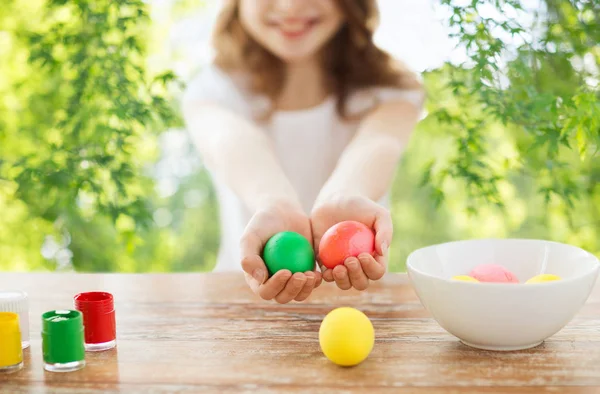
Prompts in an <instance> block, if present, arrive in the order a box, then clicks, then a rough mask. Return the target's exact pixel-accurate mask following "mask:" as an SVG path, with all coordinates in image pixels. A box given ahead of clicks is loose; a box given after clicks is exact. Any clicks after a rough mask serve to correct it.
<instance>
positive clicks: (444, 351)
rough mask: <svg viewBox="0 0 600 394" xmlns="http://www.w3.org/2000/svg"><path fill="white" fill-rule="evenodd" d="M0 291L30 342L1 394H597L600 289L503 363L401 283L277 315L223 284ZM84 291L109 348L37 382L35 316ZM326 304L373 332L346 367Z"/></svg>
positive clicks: (93, 278) (147, 282)
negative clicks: (104, 307) (100, 308)
mask: <svg viewBox="0 0 600 394" xmlns="http://www.w3.org/2000/svg"><path fill="white" fill-rule="evenodd" d="M0 289H21V290H25V291H27V292H28V293H29V296H30V304H31V305H30V308H31V312H30V317H31V339H32V340H31V347H30V349H28V350H26V351H25V354H24V356H25V367H24V368H23V369H22V370H21V371H19V372H16V373H12V374H0V392H1V393H11V394H18V393H69V394H71V393H73V394H75V393H77V394H80V393H81V394H86V393H116V392H122V393H250V392H252V393H254V392H258V393H280V392H290V393H355V392H369V393H400V394H404V393H417V394H426V393H427V394H429V393H431V394H437V393H501V392H514V393H527V394H534V393H566V394H569V393H596V392H599V393H600V286H597V287H596V289H595V291H594V293H593V295H592V296H591V297H590V299H589V300H588V303H587V304H586V306H584V308H583V309H582V310H581V312H580V314H579V315H578V316H577V317H576V318H575V319H574V320H573V321H572V322H571V323H570V324H569V325H568V326H567V327H566V328H565V329H563V330H562V331H561V332H559V333H558V334H557V335H555V336H554V337H552V338H551V339H550V340H548V341H546V342H545V343H544V344H543V345H541V346H539V347H537V348H535V349H530V350H526V351H518V352H510V353H495V352H487V351H481V350H474V349H471V348H468V347H466V346H464V345H462V344H460V343H459V342H458V340H457V339H455V338H454V337H452V336H451V335H449V334H448V333H446V332H445V331H444V330H443V329H441V328H440V327H439V326H438V325H437V323H436V322H435V321H434V320H433V319H431V318H430V317H429V314H428V313H427V312H426V311H425V310H424V309H423V307H422V306H421V304H420V303H419V300H418V299H417V297H416V295H415V293H414V292H413V290H412V288H411V287H410V284H409V282H408V279H407V277H406V276H405V275H402V274H387V275H386V277H385V278H384V280H382V281H380V282H378V283H376V284H373V285H372V286H371V287H370V288H369V290H368V291H366V292H356V291H341V290H338V289H337V288H336V287H335V286H333V285H330V284H325V285H324V286H322V287H321V288H319V290H318V291H317V292H315V293H314V294H313V295H312V296H311V298H309V300H307V301H306V302H304V303H293V304H287V305H278V304H276V303H271V302H265V301H262V300H260V299H258V298H257V297H255V296H254V295H253V294H252V293H251V292H250V291H249V289H248V288H247V287H246V284H245V282H244V280H243V277H242V276H241V274H229V273H227V274H226V273H219V274H217V273H211V274H156V275H151V274H144V275H128V274H96V275H91V274H13V273H10V274H8V273H3V274H0ZM93 290H103V291H109V292H111V293H113V295H114V296H115V302H116V310H117V341H118V344H117V348H116V349H113V350H111V351H107V352H100V353H87V354H86V361H87V366H86V367H85V368H84V369H83V370H81V371H77V372H72V373H64V374H59V373H50V372H45V371H44V370H43V367H42V354H41V339H40V325H41V324H40V323H41V321H40V319H41V317H40V316H41V314H42V312H44V311H47V310H51V309H64V308H71V307H72V297H73V295H75V294H76V293H78V292H81V291H93ZM337 306H354V307H357V308H359V309H361V310H362V311H364V312H365V313H366V314H367V315H368V316H369V317H370V318H371V320H372V322H373V325H374V327H375V334H376V343H375V348H374V349H373V352H372V353H371V355H370V357H369V358H368V359H367V360H366V361H365V362H364V363H363V364H361V365H359V366H357V367H354V368H340V367H337V366H335V365H333V364H331V363H330V362H329V361H328V360H327V359H326V358H325V357H324V356H323V355H322V353H321V351H320V349H319V342H318V330H319V325H320V322H321V320H322V319H323V317H324V316H325V314H326V313H327V312H329V311H330V310H332V309H333V308H335V307H337Z"/></svg>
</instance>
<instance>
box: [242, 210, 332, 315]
mask: <svg viewBox="0 0 600 394" xmlns="http://www.w3.org/2000/svg"><path fill="white" fill-rule="evenodd" d="M281 231H295V232H297V233H299V234H302V235H303V236H304V237H306V239H308V240H309V241H311V244H312V233H311V229H310V221H309V219H308V217H307V216H306V214H305V213H304V212H303V211H302V208H300V207H299V206H298V205H297V204H293V203H289V202H287V201H275V202H269V203H266V204H263V205H262V206H261V207H260V208H258V209H257V210H256V212H255V213H254V216H252V219H250V222H249V223H248V226H247V227H246V229H245V231H244V235H243V236H242V240H241V251H242V268H243V270H244V272H245V274H246V283H248V285H249V286H250V288H251V289H252V291H254V293H256V294H258V295H259V296H260V297H261V298H263V299H264V300H272V299H275V301H277V302H278V303H280V304H285V303H288V302H290V301H292V300H296V301H304V300H305V299H307V298H308V296H309V295H310V293H311V292H312V291H313V289H315V288H317V287H319V285H320V284H321V278H322V277H321V273H320V272H319V271H318V270H316V268H315V270H314V271H308V272H304V273H300V272H297V273H295V274H293V275H292V273H291V272H290V271H288V270H281V271H278V272H277V273H275V275H273V276H272V277H270V278H269V272H268V271H267V267H266V265H265V263H264V261H263V259H262V250H263V248H264V246H265V244H266V243H267V241H268V240H269V238H271V237H272V236H273V235H275V234H277V233H279V232H281Z"/></svg>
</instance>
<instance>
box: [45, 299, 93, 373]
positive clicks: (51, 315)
mask: <svg viewBox="0 0 600 394" xmlns="http://www.w3.org/2000/svg"><path fill="white" fill-rule="evenodd" d="M42 350H43V353H44V369H45V370H46V371H50V372H71V371H77V370H78V369H81V368H83V367H84V366H85V347H84V344H83V317H82V315H81V312H79V311H74V310H56V311H49V312H46V313H44V314H43V315H42Z"/></svg>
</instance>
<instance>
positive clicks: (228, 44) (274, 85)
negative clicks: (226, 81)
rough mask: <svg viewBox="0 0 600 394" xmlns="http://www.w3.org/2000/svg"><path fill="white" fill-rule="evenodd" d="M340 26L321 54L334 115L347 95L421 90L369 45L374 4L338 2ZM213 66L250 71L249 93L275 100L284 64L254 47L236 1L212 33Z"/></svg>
mask: <svg viewBox="0 0 600 394" xmlns="http://www.w3.org/2000/svg"><path fill="white" fill-rule="evenodd" d="M337 4H338V7H339V8H340V10H341V11H342V14H343V16H344V22H345V23H344V24H343V25H342V27H341V28H340V30H339V31H338V32H337V33H336V34H335V35H334V37H333V38H332V39H331V40H330V41H329V42H328V43H327V44H325V47H324V48H323V50H322V62H323V67H324V69H325V71H326V75H327V78H328V83H329V90H330V92H332V93H335V96H336V97H337V104H336V107H337V112H338V114H339V115H340V116H341V117H342V118H345V119H349V118H351V116H349V115H348V113H347V111H346V101H347V99H348V96H349V95H350V94H351V93H353V92H355V91H356V90H359V89H361V88H368V87H374V86H381V87H397V88H404V89H421V84H420V82H419V81H418V79H417V77H416V75H415V74H414V73H412V72H410V71H409V70H408V69H406V68H405V67H404V66H403V65H402V64H400V63H398V62H395V61H394V60H393V59H392V57H391V56H390V55H388V54H387V53H386V52H384V51H382V50H381V49H379V48H378V47H377V46H375V44H374V43H373V33H374V31H375V28H376V27H377V25H378V22H379V11H378V9H377V4H376V0H337ZM213 39H214V46H215V49H216V58H215V63H216V65H217V66H219V67H220V68H222V69H223V70H225V71H227V72H235V71H245V72H249V73H250V77H251V80H250V81H251V85H250V88H251V90H252V91H253V92H255V93H259V94H264V95H266V96H267V97H269V98H270V99H271V100H272V101H274V100H275V99H276V98H277V97H278V95H279V94H280V91H281V87H282V86H283V79H284V73H285V64H284V63H283V61H282V60H280V59H279V58H278V57H277V56H275V55H274V54H272V53H271V52H269V51H268V50H266V49H265V48H264V47H263V46H262V45H260V44H259V43H257V42H256V41H255V40H254V39H252V37H250V35H249V34H248V33H247V32H246V31H245V29H244V28H243V26H242V24H241V22H240V17H239V0H228V1H226V2H225V4H224V7H223V10H222V11H221V14H220V16H219V18H218V20H217V24H216V28H215V33H214V37H213Z"/></svg>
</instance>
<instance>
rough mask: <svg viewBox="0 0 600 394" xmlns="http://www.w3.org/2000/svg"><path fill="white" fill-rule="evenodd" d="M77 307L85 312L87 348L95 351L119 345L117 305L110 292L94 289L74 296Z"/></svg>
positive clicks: (84, 323)
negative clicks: (116, 316) (116, 318)
mask: <svg viewBox="0 0 600 394" xmlns="http://www.w3.org/2000/svg"><path fill="white" fill-rule="evenodd" d="M74 304H75V309H77V310H78V311H80V312H81V313H82V314H83V326H84V335H85V350H86V351H90V352H94V351H101V350H108V349H112V348H113V347H115V346H116V345H117V327H116V322H115V307H114V300H113V296H112V294H110V293H105V292H101V291H93V292H88V293H80V294H77V295H76V296H75V297H74Z"/></svg>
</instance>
